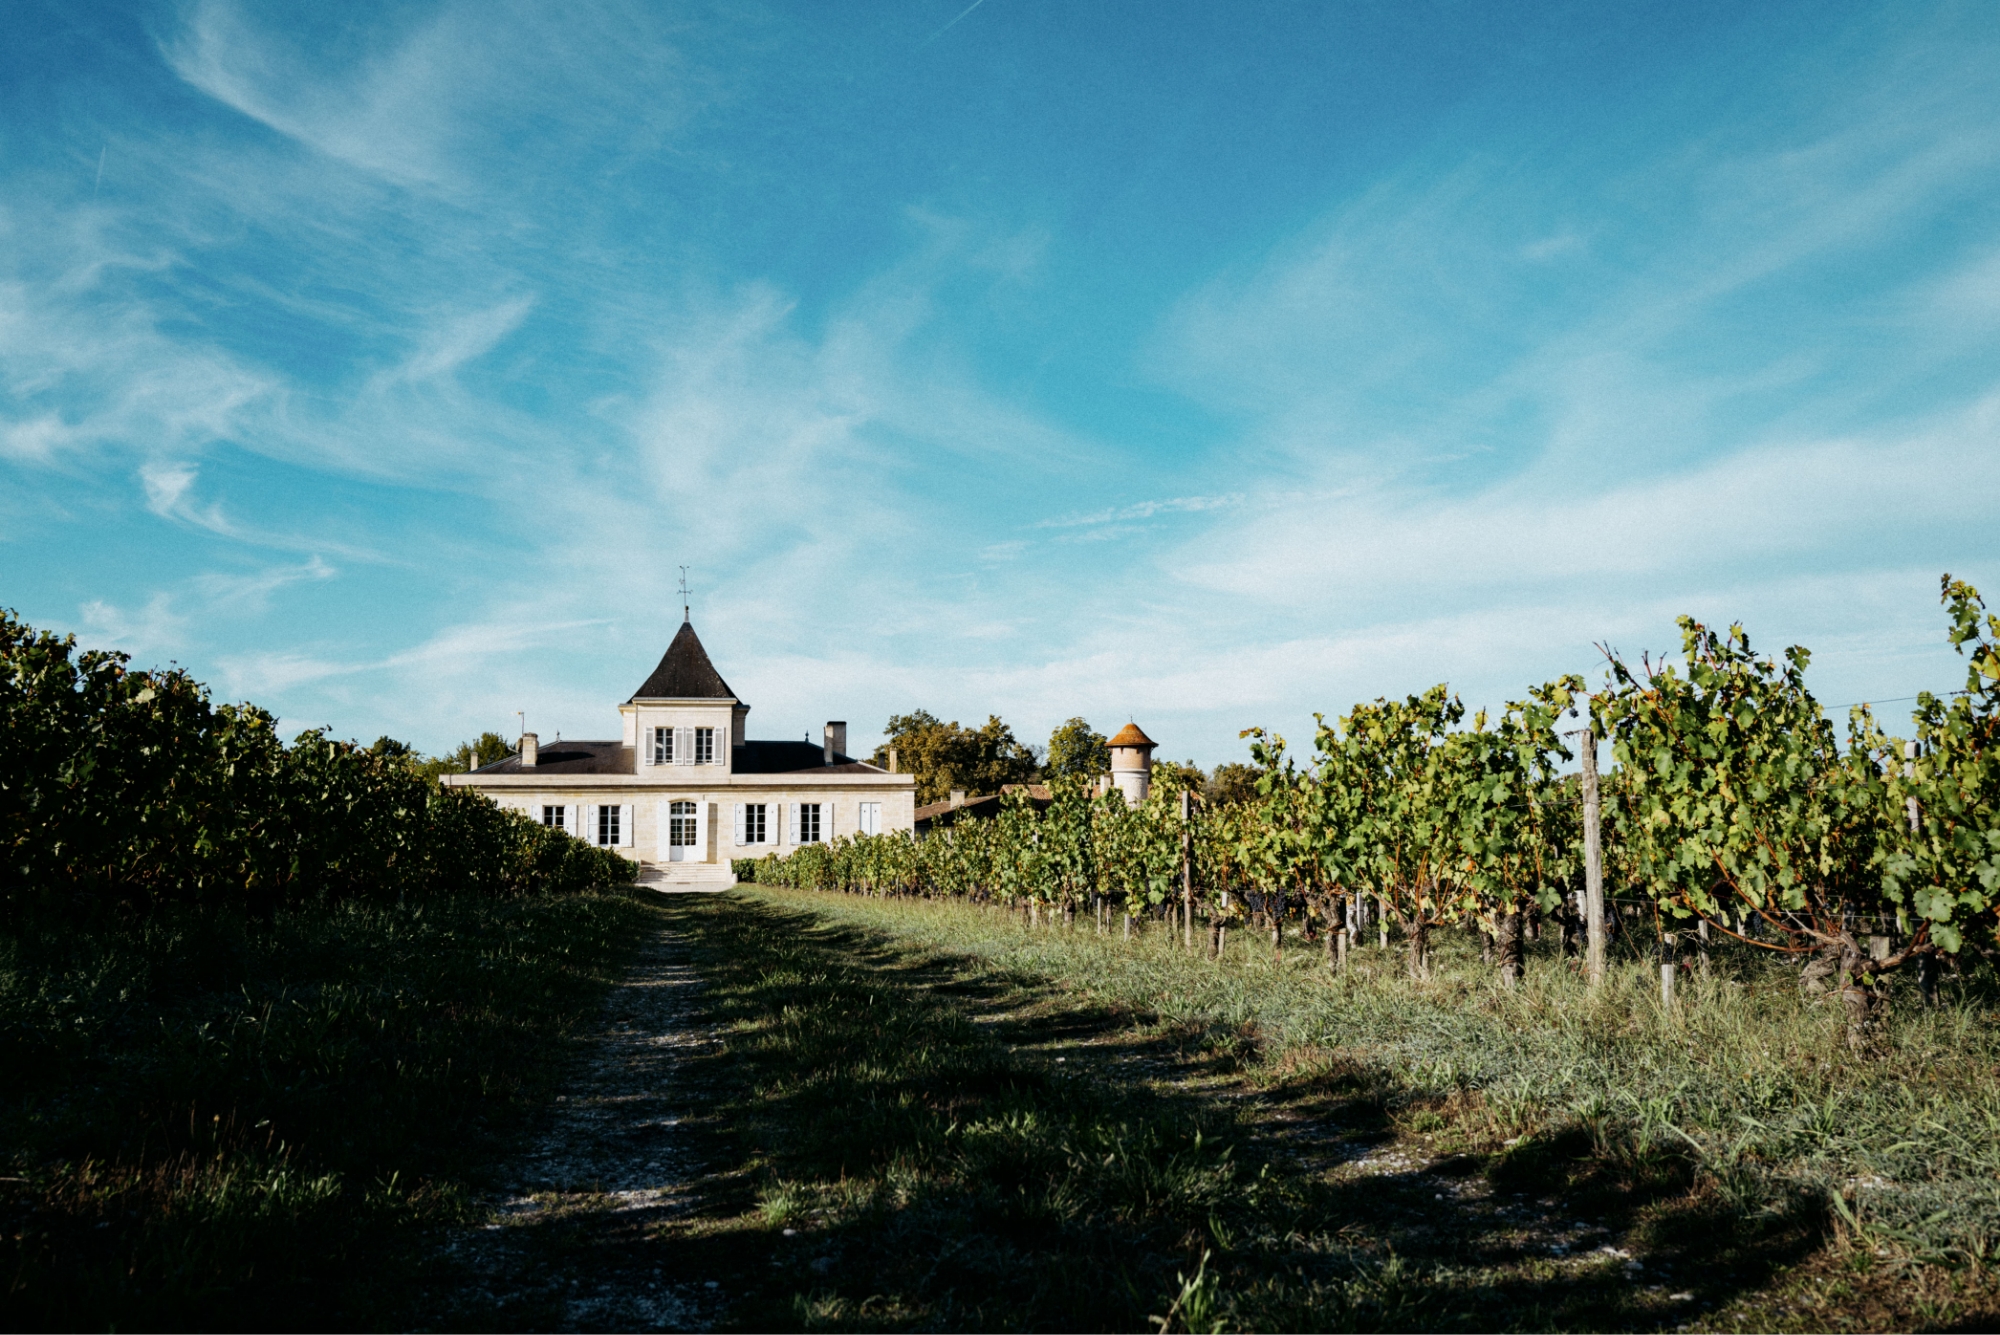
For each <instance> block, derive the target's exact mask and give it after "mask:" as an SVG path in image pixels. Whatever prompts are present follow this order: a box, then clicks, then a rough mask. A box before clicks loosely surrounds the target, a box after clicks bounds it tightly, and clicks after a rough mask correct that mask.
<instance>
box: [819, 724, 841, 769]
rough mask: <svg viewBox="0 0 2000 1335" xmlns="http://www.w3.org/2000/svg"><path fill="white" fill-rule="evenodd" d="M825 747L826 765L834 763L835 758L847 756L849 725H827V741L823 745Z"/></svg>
mask: <svg viewBox="0 0 2000 1335" xmlns="http://www.w3.org/2000/svg"><path fill="white" fill-rule="evenodd" d="M823 746H824V749H825V751H826V763H827V764H829V765H831V764H832V763H833V758H834V757H835V756H844V755H846V754H847V725H846V724H845V723H829V724H827V725H826V741H825V742H824V743H823Z"/></svg>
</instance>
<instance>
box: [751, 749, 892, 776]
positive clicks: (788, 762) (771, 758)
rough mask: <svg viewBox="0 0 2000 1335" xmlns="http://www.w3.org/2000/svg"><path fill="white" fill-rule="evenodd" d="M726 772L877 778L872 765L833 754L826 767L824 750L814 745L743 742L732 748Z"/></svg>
mask: <svg viewBox="0 0 2000 1335" xmlns="http://www.w3.org/2000/svg"><path fill="white" fill-rule="evenodd" d="M730 768H731V769H732V770H734V771H735V772H736V773H738V774H798V773H801V772H803V771H805V770H816V771H818V772H819V773H821V774H880V773H882V771H881V770H879V769H877V768H876V767H875V766H873V765H867V764H863V763H862V762H861V761H858V760H856V759H855V758H854V757H852V756H843V755H840V754H839V753H837V752H836V753H835V755H834V757H833V763H832V764H831V765H829V764H827V763H826V748H825V747H824V746H822V745H820V744H818V743H814V742H745V743H743V745H741V746H739V747H737V748H736V754H735V756H734V757H733V759H732V760H731V761H730Z"/></svg>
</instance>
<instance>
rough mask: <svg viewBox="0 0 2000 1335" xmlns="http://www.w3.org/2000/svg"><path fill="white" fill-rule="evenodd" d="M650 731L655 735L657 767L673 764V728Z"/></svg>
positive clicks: (654, 753)
mask: <svg viewBox="0 0 2000 1335" xmlns="http://www.w3.org/2000/svg"><path fill="white" fill-rule="evenodd" d="M650 731H651V732H652V734H653V763H654V764H655V765H671V764H673V763H674V730H673V729H672V728H653V729H651V730H650Z"/></svg>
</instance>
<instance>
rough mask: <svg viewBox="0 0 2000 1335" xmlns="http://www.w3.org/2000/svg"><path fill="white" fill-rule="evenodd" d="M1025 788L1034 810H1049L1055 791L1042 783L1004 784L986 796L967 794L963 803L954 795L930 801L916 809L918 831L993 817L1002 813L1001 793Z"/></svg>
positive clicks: (920, 832)
mask: <svg viewBox="0 0 2000 1335" xmlns="http://www.w3.org/2000/svg"><path fill="white" fill-rule="evenodd" d="M1023 788H1025V789H1026V790H1027V793H1028V801H1029V803H1030V804H1031V805H1033V807H1034V808H1035V810H1037V811H1047V810H1048V808H1049V803H1051V802H1052V801H1054V800H1055V797H1054V794H1052V793H1050V792H1049V790H1048V788H1047V787H1046V786H1045V785H1043V784H1039V783H1025V784H1024V783H1010V784H1006V785H1004V786H1002V788H1001V789H1000V792H999V793H989V794H987V795H986V796H984V797H968V798H966V799H965V801H964V803H963V804H962V805H960V806H953V805H952V804H951V799H950V798H946V799H945V800H944V801H942V802H929V803H926V804H925V805H923V806H920V807H918V808H917V810H916V829H917V833H918V834H922V833H924V832H925V831H927V830H941V829H943V828H945V827H946V826H948V825H956V824H957V823H958V822H959V821H961V820H994V819H996V818H997V817H998V816H999V815H1000V794H1001V793H1011V792H1015V791H1017V790H1020V789H1023Z"/></svg>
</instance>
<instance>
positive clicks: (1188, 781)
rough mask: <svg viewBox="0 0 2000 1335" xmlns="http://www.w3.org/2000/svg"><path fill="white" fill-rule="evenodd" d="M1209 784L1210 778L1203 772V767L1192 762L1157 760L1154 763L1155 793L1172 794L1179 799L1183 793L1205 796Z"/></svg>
mask: <svg viewBox="0 0 2000 1335" xmlns="http://www.w3.org/2000/svg"><path fill="white" fill-rule="evenodd" d="M1207 784H1208V776H1207V775H1206V774H1203V773H1202V772H1201V766H1199V765H1197V764H1195V763H1194V762H1193V761H1192V760H1155V761H1154V762H1153V791H1154V792H1159V793H1171V794H1173V795H1174V796H1176V797H1178V796H1179V795H1180V793H1181V792H1182V791H1184V790H1185V791H1187V792H1191V793H1193V794H1194V795H1195V796H1196V797H1200V796H1202V794H1203V791H1204V789H1205V788H1206V786H1207Z"/></svg>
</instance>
